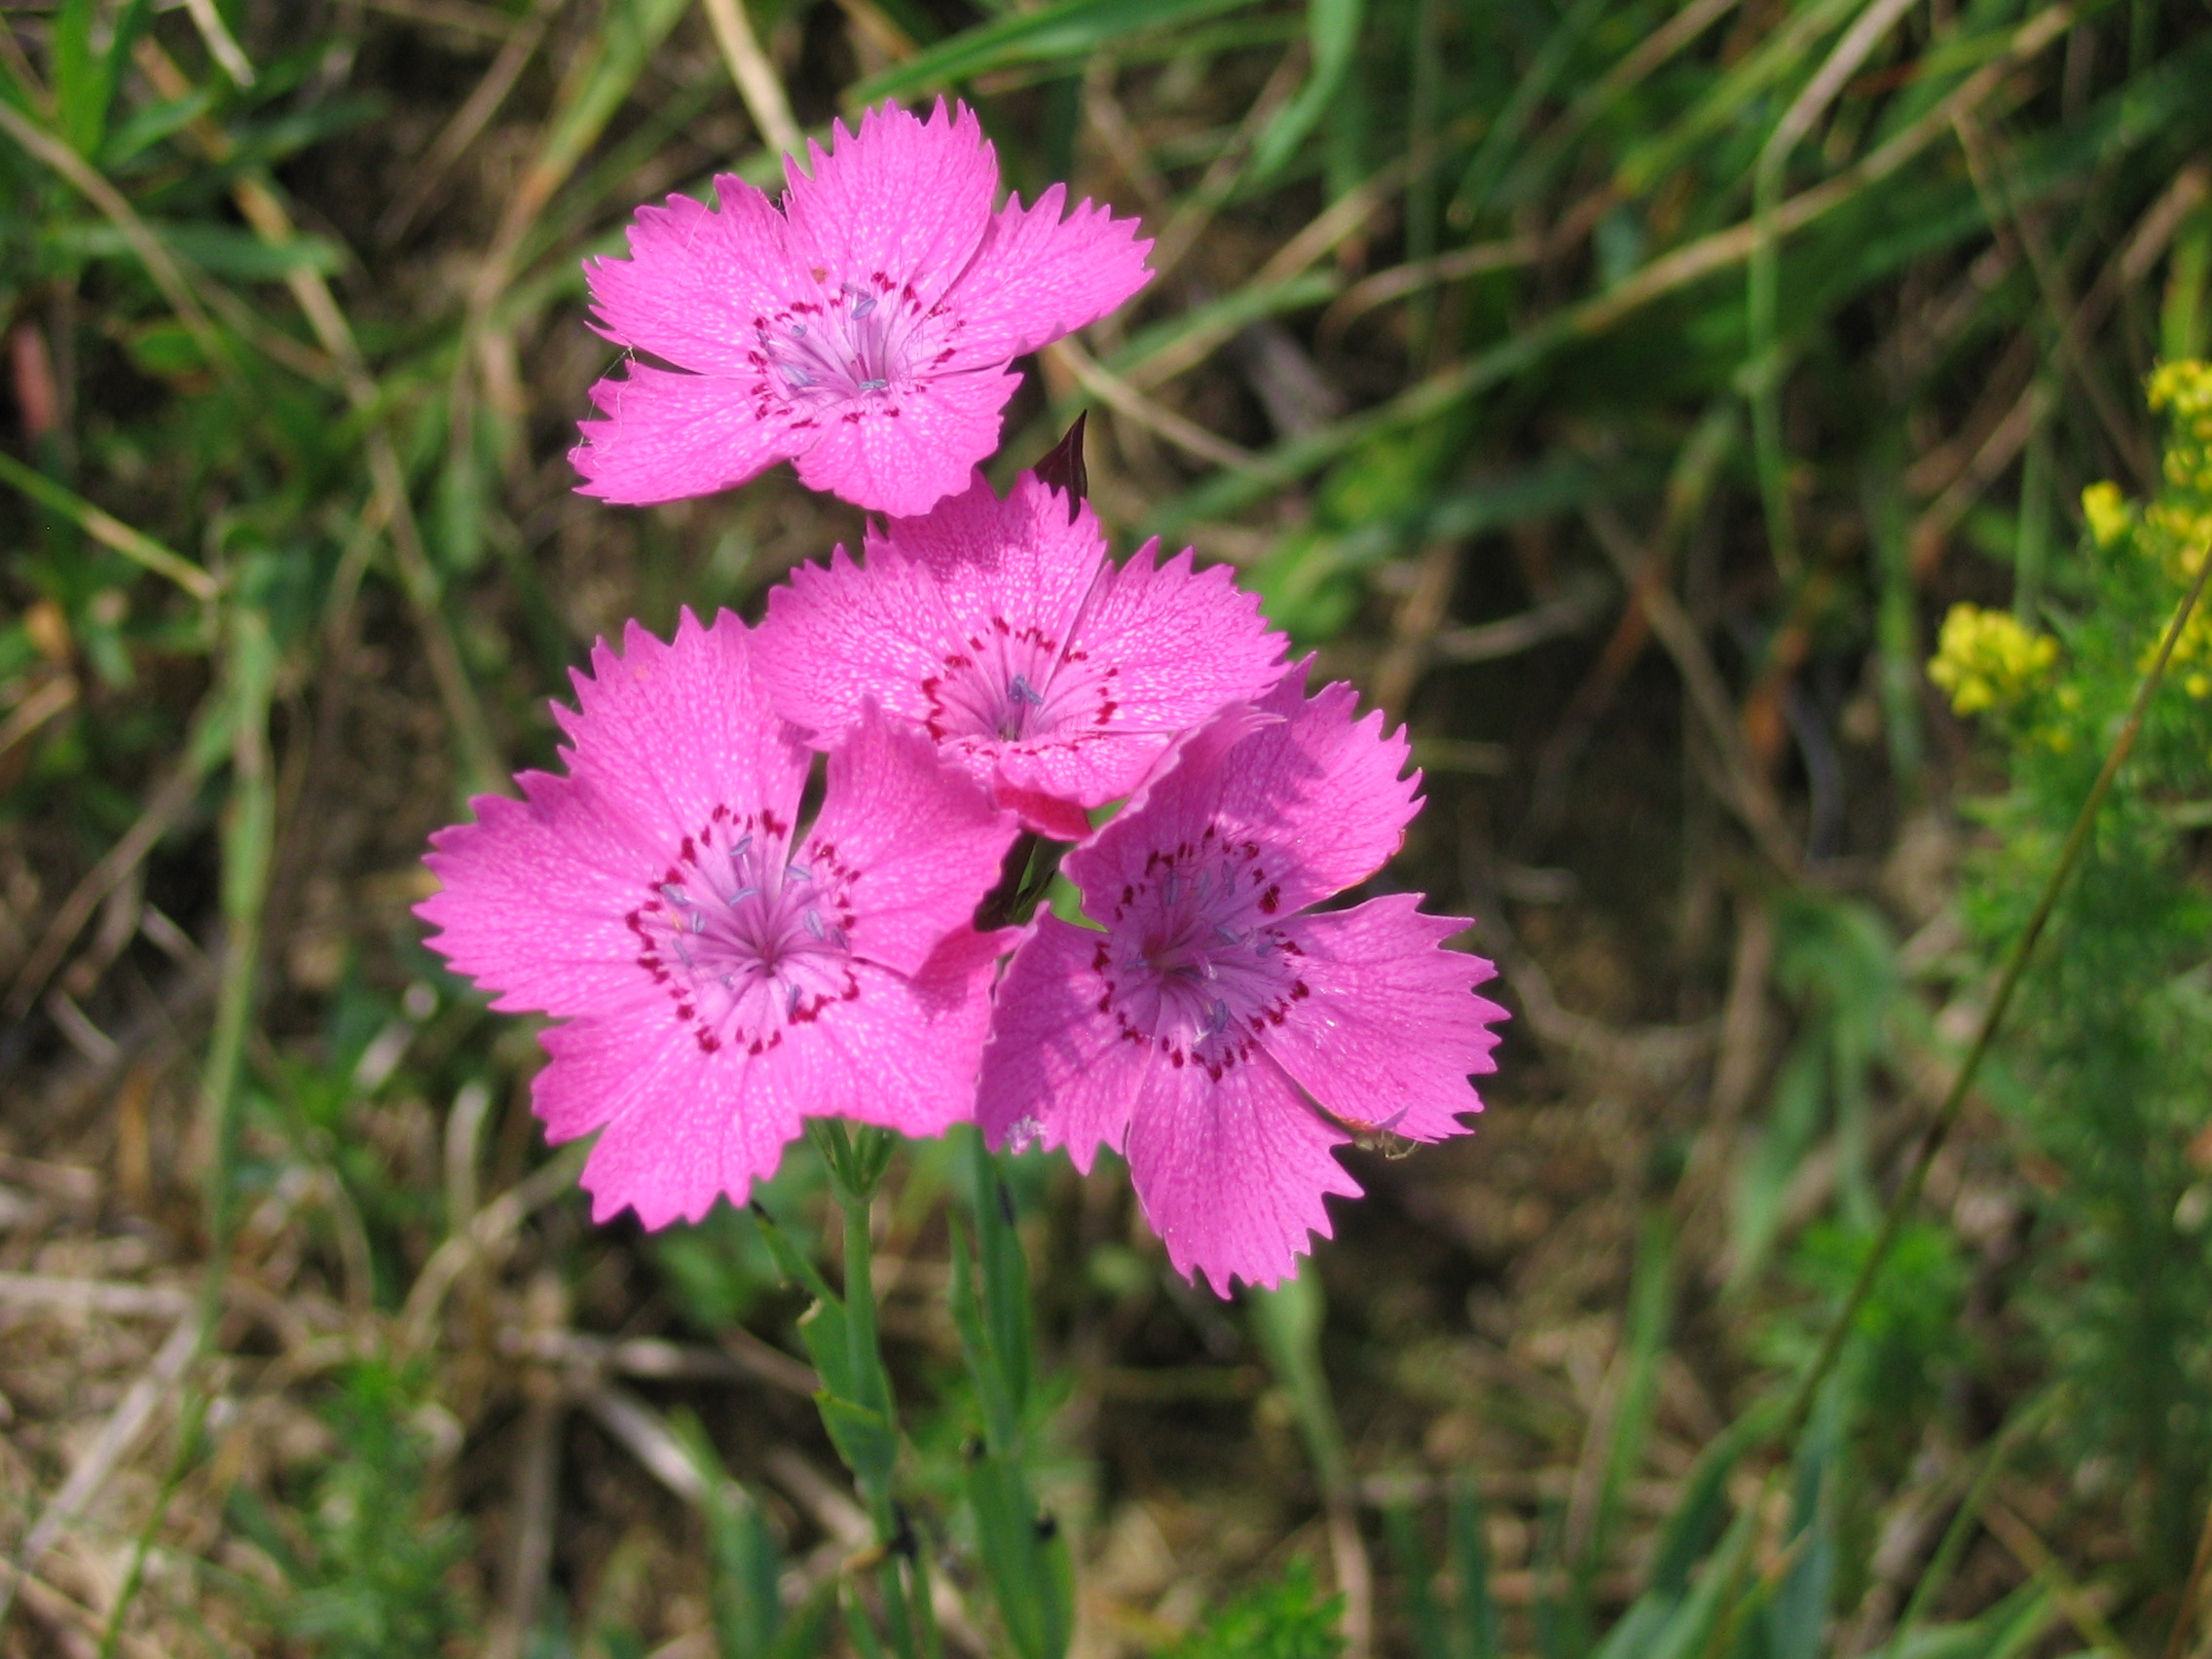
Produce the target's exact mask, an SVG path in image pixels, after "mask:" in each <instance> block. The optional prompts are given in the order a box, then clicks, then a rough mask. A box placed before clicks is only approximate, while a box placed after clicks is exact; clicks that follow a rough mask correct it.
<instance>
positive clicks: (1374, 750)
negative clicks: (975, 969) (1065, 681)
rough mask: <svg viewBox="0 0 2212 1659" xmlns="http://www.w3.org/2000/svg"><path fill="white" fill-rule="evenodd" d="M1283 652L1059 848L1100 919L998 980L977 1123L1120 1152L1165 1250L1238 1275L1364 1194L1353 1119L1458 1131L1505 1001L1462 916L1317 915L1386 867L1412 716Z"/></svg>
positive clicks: (1269, 1262) (1053, 937)
mask: <svg viewBox="0 0 2212 1659" xmlns="http://www.w3.org/2000/svg"><path fill="white" fill-rule="evenodd" d="M1305 682H1306V670H1305V667H1304V666H1301V667H1299V668H1297V669H1294V670H1293V671H1292V672H1291V673H1290V674H1288V675H1286V676H1285V677H1284V678H1283V680H1282V682H1280V683H1279V684H1278V685H1277V686H1276V687H1275V688H1274V689H1273V690H1272V691H1271V692H1269V693H1268V694H1267V695H1265V696H1263V697H1262V698H1260V699H1259V700H1258V702H1257V703H1256V704H1246V705H1235V706H1232V707H1230V708H1227V709H1224V710H1223V711H1222V712H1221V713H1220V714H1219V715H1218V716H1216V717H1215V718H1214V719H1212V720H1211V721H1208V722H1207V723H1206V724H1204V725H1202V726H1200V727H1198V729H1196V730H1195V731H1192V732H1190V733H1188V734H1186V735H1185V736H1184V737H1182V738H1180V739H1179V740H1178V741H1177V742H1176V744H1175V745H1174V746H1173V748H1172V749H1171V750H1169V751H1168V752H1167V753H1166V754H1165V755H1163V756H1161V760H1160V762H1159V764H1158V765H1157V767H1156V768H1155V770H1154V772H1153V773H1152V775H1151V776H1150V777H1149V778H1148V779H1147V780H1146V781H1145V783H1144V786H1143V787H1142V788H1141V789H1140V790H1139V791H1138V792H1137V793H1136V794H1135V795H1134V796H1132V797H1131V799H1130V801H1129V803H1128V805H1127V806H1125V807H1124V809H1123V810H1122V812H1121V813H1120V814H1118V815H1117V816H1116V817H1115V819H1114V820H1113V822H1112V823H1110V824H1108V825H1107V826H1106V827H1105V828H1104V829H1103V830H1099V832H1098V833H1097V835H1096V836H1095V837H1093V838H1092V839H1091V840H1089V841H1088V842H1087V843H1085V844H1084V845H1082V846H1080V847H1078V848H1077V849H1076V850H1075V851H1074V852H1072V853H1070V854H1069V855H1068V857H1067V861H1066V863H1065V864H1064V865H1063V866H1061V867H1062V868H1063V869H1064V870H1065V871H1066V873H1067V875H1068V877H1069V878H1070V879H1071V880H1072V881H1074V882H1075V883H1076V885H1077V886H1078V887H1079V888H1080V889H1081V891H1082V895H1083V907H1084V912H1085V914H1086V915H1088V916H1089V917H1090V918H1091V919H1092V920H1093V921H1095V922H1097V923H1098V924H1099V925H1100V929H1101V930H1102V931H1095V932H1094V931H1090V930H1087V929H1082V928H1077V927H1072V926H1070V925H1068V924H1066V923H1064V922H1060V921H1058V920H1056V919H1052V918H1047V919H1045V920H1043V921H1041V922H1040V923H1039V924H1038V926H1037V929H1036V931H1035V933H1034V934H1033V935H1032V936H1031V937H1030V938H1029V939H1028V940H1026V941H1025V942H1024V943H1023V944H1022V945H1021V946H1020V948H1019V949H1017V950H1016V951H1015V952H1014V960H1013V962H1012V963H1011V964H1009V966H1008V969H1007V974H1006V977H1005V979H1004V980H1003V981H1002V983H1001V984H1000V986H999V991H998V1007H997V1013H996V1014H995V1016H994V1020H993V1026H992V1036H991V1041H990V1044H989V1046H988V1047H987V1048H986V1049H985V1050H984V1051H983V1071H982V1080H981V1082H980V1084H979V1086H978V1089H977V1122H978V1123H979V1124H981V1125H982V1127H983V1131H984V1133H985V1134H986V1136H988V1137H989V1139H990V1141H991V1143H992V1144H993V1145H994V1146H996V1145H1002V1144H1005V1143H1007V1142H1009V1141H1014V1142H1026V1141H1028V1140H1033V1139H1041V1140H1043V1141H1044V1142H1045V1143H1046V1144H1048V1145H1053V1146H1065V1147H1067V1148H1068V1150H1069V1151H1070V1153H1071V1154H1072V1155H1073V1156H1074V1157H1075V1159H1076V1161H1077V1162H1078V1164H1080V1165H1082V1166H1084V1167H1086V1168H1088V1165H1089V1161H1090V1159H1091V1156H1092V1154H1093V1152H1094V1151H1095V1149H1096V1148H1097V1147H1098V1146H1099V1145H1100V1144H1105V1145H1109V1146H1113V1147H1117V1148H1120V1149H1121V1150H1123V1151H1124V1152H1125V1153H1126V1155H1127V1157H1128V1161H1129V1173H1130V1178H1131V1180H1132V1182H1133V1183H1134V1185H1135V1187H1136V1192H1137V1197H1138V1198H1139V1200H1140V1201H1141V1202H1142V1203H1143V1205H1144V1210H1145V1214H1146V1216H1147V1217H1148V1218H1149V1219H1150V1220H1151V1222H1152V1225H1153V1228H1154V1230H1155V1231H1156V1232H1158V1233H1159V1235H1161V1238H1162V1239H1163V1240H1164V1241H1165V1243H1166V1245H1167V1250H1168V1257H1169V1260H1171V1261H1172V1262H1173V1263H1174V1265H1175V1268H1176V1270H1177V1271H1178V1272H1182V1273H1184V1274H1185V1275H1186V1276H1191V1275H1195V1274H1198V1273H1203V1274H1204V1275H1205V1277H1206V1278H1207V1279H1208V1280H1209V1281H1210V1282H1211V1283H1212V1285H1213V1286H1214V1288H1215V1289H1216V1290H1217V1291H1219V1292H1220V1293H1221V1294H1223V1295H1227V1294H1228V1293H1229V1290H1230V1287H1231V1285H1232V1284H1233V1283H1234V1282H1235V1280H1238V1279H1241V1280H1243V1281H1245V1282H1246V1283H1249V1284H1258V1285H1272V1284H1275V1283H1278V1282H1279V1281H1280V1280H1282V1279H1283V1278H1285V1277H1287V1276H1288V1275H1290V1274H1291V1273H1292V1272H1295V1271H1296V1266H1297V1258H1298V1256H1299V1255H1301V1254H1302V1253H1304V1251H1305V1250H1306V1249H1307V1248H1308V1239H1309V1235H1312V1234H1316V1233H1317V1234H1320V1235H1323V1236H1324V1237H1325V1236H1327V1235H1328V1232H1329V1222H1328V1215H1327V1212H1326V1210H1325V1209H1324V1207H1323V1204H1322V1199H1323V1198H1324V1197H1326V1196H1327V1195H1329V1194H1332V1193H1335V1194H1342V1195H1346V1196H1353V1195H1356V1194H1357V1193H1358V1191H1359V1189H1358V1187H1357V1185H1356V1184H1355V1183H1354V1182H1353V1181H1352V1179H1351V1177H1350V1176H1349V1175H1348V1174H1346V1172H1345V1170H1344V1169H1343V1168H1342V1167H1341V1166H1340V1165H1339V1164H1338V1162H1337V1161H1336V1158H1335V1156H1334V1151H1335V1149H1336V1148H1337V1147H1340V1146H1342V1145H1344V1144H1345V1143H1346V1142H1347V1141H1349V1140H1351V1139H1353V1138H1354V1137H1355V1136H1368V1135H1377V1136H1382V1135H1394V1136H1398V1137H1402V1138H1404V1139H1407V1140H1415V1141H1432V1140H1439V1139H1442V1138H1444V1137H1446V1136H1449V1135H1455V1134H1461V1133H1464V1132H1465V1131H1466V1127H1467V1125H1466V1124H1463V1123H1462V1122H1461V1121H1460V1119H1461V1116H1462V1115H1463V1114H1465V1113H1470V1112H1478V1111H1480V1110H1481V1109H1482V1102H1481V1100H1480V1099H1479V1098H1478V1097H1477V1096H1476V1094H1475V1091H1474V1089H1473V1088H1471V1087H1470V1086H1469V1084H1468V1081H1467V1079H1468V1077H1469V1075H1470V1074H1473V1073H1483V1072H1488V1071H1490V1070H1491V1069H1493V1060H1492V1058H1491V1051H1492V1049H1493V1047H1494V1046H1495V1044H1496V1041H1497V1037H1496V1033H1495V1032H1494V1031H1493V1029H1492V1027H1493V1025H1494V1024H1495V1022H1496V1021H1498V1020H1499V1019H1502V1018H1503V1017H1504V1011H1503V1010H1502V1009H1500V1008H1498V1007H1497V1005H1496V1004H1494V1003H1492V1002H1490V1001H1487V1000H1486V999H1484V998H1482V997H1480V996H1477V995H1475V994H1474V987H1475V986H1477V985H1479V984H1481V983H1482V982H1483V981H1484V980H1485V979H1487V978H1489V977H1491V975H1492V973H1493V969H1492V967H1491V965H1490V964H1489V963H1487V962H1485V961H1483V960H1482V959H1481V958H1479V957H1475V956H1470V955H1467V954H1465V953H1463V952H1459V951H1452V950H1446V949H1444V948H1442V945H1443V941H1444V940H1447V939H1449V938H1451V937H1452V936H1453V935H1454V934H1456V933H1459V932H1460V931H1462V930H1463V929H1464V928H1465V927H1466V926H1467V924H1466V923H1465V922H1464V921H1461V920H1458V919H1456V918H1454V917H1444V916H1429V915H1424V914H1422V913H1420V911H1419V909H1417V908H1416V905H1417V903H1418V901H1417V900H1415V899H1413V898H1411V897H1407V896H1391V897H1386V898H1383V899H1377V900H1373V901H1371V902H1369V903H1365V904H1361V905H1359V906H1357V907H1356V908H1353V909H1349V910H1339V911H1329V912H1323V913H1318V914H1308V913H1303V912H1305V910H1306V908H1307V906H1309V905H1311V904H1313V903H1317V902H1318V901H1320V900H1323V899H1326V898H1328V897H1330V896H1331V895H1333V894H1335V893H1338V892H1341V891H1342V890H1343V889H1345V888H1346V887H1349V886H1351V885H1353V884H1354V883H1356V882H1358V881H1361V880H1364V879H1365V878H1366V877H1367V876H1369V875H1371V874H1373V873H1374V872H1375V870H1376V869H1377V868H1379V867H1380V866H1382V865H1383V862H1384V861H1385V860H1386V859H1387V858H1388V857H1389V856H1390V854H1391V853H1392V852H1393V851H1394V850H1395V849H1396V847H1397V844H1398V841H1399V838H1400V836H1401V834H1402V833H1403V830H1404V827H1405V825H1406V822H1407V821H1408V819H1410V818H1411V817H1412V815H1413V813H1414V812H1415V811H1416V810H1417V807H1418V801H1417V799H1416V796H1415V790H1416V788H1417V786H1418V782H1419V780H1418V778H1415V779H1401V778H1400V777H1399V775H1398V774H1399V772H1400V770H1401V769H1402V768H1403V766H1404V764H1405V759H1406V744H1405V739H1404V735H1403V734H1402V733H1399V734H1396V735H1393V736H1390V737H1387V738H1385V737H1384V736H1383V732H1382V730H1381V719H1380V717H1379V716H1374V715H1371V716H1369V717H1368V718H1367V719H1355V718H1354V713H1353V708H1354V698H1353V695H1352V693H1351V690H1350V688H1349V687H1348V686H1345V685H1330V686H1325V687H1323V689H1322V690H1321V691H1320V692H1319V693H1318V694H1316V695H1315V696H1313V697H1310V698H1309V697H1307V696H1306V695H1305Z"/></svg>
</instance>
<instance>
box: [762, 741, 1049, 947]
mask: <svg viewBox="0 0 2212 1659" xmlns="http://www.w3.org/2000/svg"><path fill="white" fill-rule="evenodd" d="M1013 840H1014V818H1013V816H1012V815H1011V814H1009V813H1007V812H1004V811H1002V810H1000V809H999V808H998V807H997V806H995V805H994V804H993V803H992V801H991V798H990V796H989V795H988V794H987V793H984V791H983V790H982V789H981V788H980V787H979V786H978V785H977V783H976V782H975V781H974V780H973V779H971V778H969V777H968V776H966V775H965V774H964V773H961V772H957V771H955V770H953V769H952V768H951V767H949V766H947V765H946V764H945V763H944V761H943V759H942V758H941V757H940V756H939V754H938V752H937V747H936V745H934V744H933V743H931V742H930V741H929V739H928V738H927V737H925V736H924V735H923V734H922V733H921V732H919V731H918V730H916V729H914V728H913V727H912V726H910V725H901V726H896V727H895V726H893V725H892V724H891V723H890V722H889V721H888V720H886V719H885V718H884V717H883V715H882V714H881V712H880V711H878V710H876V709H875V708H873V707H872V706H870V707H869V708H868V709H867V710H866V713H865V714H864V715H863V717H862V719H861V721H860V723H859V725H858V726H857V727H855V728H854V730H853V732H852V735H851V736H850V737H849V738H848V740H847V741H846V742H845V744H844V745H843V746H842V747H841V748H838V749H836V750H834V751H832V752H831V753H830V780H829V788H828V791H827V793H826V794H825V796H824V805H823V809H822V814H821V816H820V818H818V819H817V820H816V822H815V825H814V828H813V830H812V831H811V832H810V833H809V834H808V836H807V840H806V846H805V848H804V850H803V851H802V853H801V857H802V858H803V859H804V860H805V862H806V863H807V864H809V865H816V864H826V863H830V862H832V861H833V862H835V863H837V864H840V865H843V866H849V867H851V868H853V869H856V870H859V871H861V872H862V874H861V877H860V879H859V880H858V882H856V884H855V888H854V893H855V899H856V903H857V904H858V906H859V915H858V918H857V919H856V920H855V921H854V923H853V925H852V929H851V933H852V946H853V951H854V953H855V954H856V955H857V956H860V957H863V958H865V959H866V960H867V961H870V962H874V963H878V964H881V965H882V966H883V967H886V968H890V969H893V970H895V971H897V972H899V973H902V974H913V973H918V972H920V971H921V968H922V965H923V964H924V963H925V962H927V961H929V960H930V958H931V956H932V954H933V953H934V952H935V951H936V950H937V948H938V946H939V945H940V943H941V942H942V941H943V940H945V939H946V938H947V937H948V936H950V935H952V934H955V933H961V932H965V931H966V930H967V927H968V922H969V918H970V917H972V916H973V915H974V914H975V913H976V906H977V904H978V903H980V902H981V901H982V898H983V896H984V894H986V893H988V892H989V891H990V889H991V886H992V884H993V883H994V882H995V881H997V879H998V874H999V861H1000V860H1001V859H1002V858H1003V857H1004V856H1005V854H1006V850H1007V847H1008V846H1009V845H1010V844H1011V843H1012V842H1013Z"/></svg>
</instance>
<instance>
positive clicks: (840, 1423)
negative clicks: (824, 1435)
mask: <svg viewBox="0 0 2212 1659" xmlns="http://www.w3.org/2000/svg"><path fill="white" fill-rule="evenodd" d="M809 1346H810V1347H812V1344H809ZM815 1364H816V1365H817V1366H818V1367H820V1366H821V1365H822V1354H821V1352H820V1350H819V1349H816V1350H815ZM825 1375H827V1373H825ZM814 1404H815V1407H816V1409H817V1410H819V1411H820V1412H821V1413H822V1426H823V1427H824V1428H826V1429H828V1430H829V1431H830V1444H831V1445H833V1446H835V1447H836V1448H837V1456H839V1457H841V1458H842V1459H843V1460H844V1463H845V1467H847V1468H848V1469H850V1470H852V1471H853V1474H854V1476H855V1477H856V1478H857V1479H858V1480H859V1481H860V1482H861V1485H862V1489H863V1490H864V1491H877V1492H880V1491H883V1490H884V1489H885V1488H887V1487H888V1486H889V1484H890V1481H891V1471H892V1470H893V1469H894V1468H895V1467H896V1466H897V1465H898V1462H899V1433H898V1430H897V1429H895V1428H893V1427H892V1425H891V1419H889V1418H887V1417H885V1416H884V1415H883V1414H882V1413H881V1412H878V1411H871V1410H870V1409H869V1408H868V1407H866V1406H863V1405H858V1404H855V1403H854V1402H853V1401H851V1400H846V1399H840V1398H838V1397H837V1396H836V1395H835V1394H832V1393H831V1392H830V1390H829V1389H827V1388H825V1389H824V1390H823V1391H822V1392H821V1393H819V1394H817V1395H815V1396H814Z"/></svg>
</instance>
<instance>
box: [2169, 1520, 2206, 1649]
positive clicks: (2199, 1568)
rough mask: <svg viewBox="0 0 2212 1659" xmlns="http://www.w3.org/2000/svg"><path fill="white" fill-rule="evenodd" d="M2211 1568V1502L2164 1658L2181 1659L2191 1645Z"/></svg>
mask: <svg viewBox="0 0 2212 1659" xmlns="http://www.w3.org/2000/svg"><path fill="white" fill-rule="evenodd" d="M2208 1571H2212V1504H2207V1505H2206V1506H2205V1510H2204V1530H2203V1531H2201V1532H2199V1533H2198V1534H2197V1535H2196V1557H2195V1559H2194V1561H2192V1562H2191V1563H2190V1564H2189V1578H2188V1581H2187V1582H2185V1583H2184V1584H2183V1585H2182V1589H2181V1605H2179V1606H2178V1607H2176V1608H2175V1609H2174V1628H2173V1630H2172V1632H2171V1633H2170V1634H2169V1635H2168V1636H2167V1637H2166V1647H2165V1654H2164V1659H2181V1656H2182V1652H2183V1650H2184V1649H2185V1648H2186V1647H2187V1646H2188V1645H2189V1633H2190V1631H2191V1629H2192V1628H2193V1627H2194V1624H2195V1622H2196V1604H2197V1601H2198V1599H2199V1598H2200V1597H2202V1595H2203V1594H2204V1577H2205V1574H2206V1573H2207V1572H2208Z"/></svg>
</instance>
